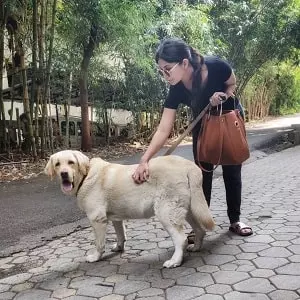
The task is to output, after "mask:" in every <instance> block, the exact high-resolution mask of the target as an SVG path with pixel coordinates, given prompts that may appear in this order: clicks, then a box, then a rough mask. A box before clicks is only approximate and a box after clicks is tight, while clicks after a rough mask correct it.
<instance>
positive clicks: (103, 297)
mask: <svg viewBox="0 0 300 300" xmlns="http://www.w3.org/2000/svg"><path fill="white" fill-rule="evenodd" d="M299 161H300V146H298V147H293V148H290V149H286V150H285V151H282V152H278V153H275V154H274V153H273V154H271V155H269V156H267V157H264V158H263V159H259V160H256V161H254V162H253V163H249V164H246V165H245V166H244V170H243V178H244V180H243V206H242V220H243V221H244V222H245V223H247V224H249V225H251V226H252V228H253V231H254V234H253V235H252V236H249V237H241V236H238V235H234V234H233V233H231V232H230V231H228V226H229V225H228V218H227V216H226V211H227V207H226V201H225V199H224V194H225V191H224V184H223V180H221V179H218V178H217V179H216V180H215V181H214V189H213V194H212V199H213V201H212V205H211V210H212V214H213V216H214V218H215V222H216V227H215V229H214V230H213V231H212V232H209V233H208V234H207V235H206V237H205V238H204V243H203V246H202V248H201V251H200V252H194V253H189V252H187V251H185V252H184V260H183V264H182V266H180V267H178V268H175V269H165V268H163V266H162V265H163V262H164V261H165V260H167V259H169V258H170V256H171V255H172V254H173V251H174V247H173V243H172V241H171V239H170V237H169V236H168V234H167V232H166V231H165V230H163V228H162V225H161V224H160V223H159V222H158V221H157V219H156V218H151V219H146V220H130V221H128V222H126V227H127V236H128V239H127V242H126V246H125V251H124V252H123V253H112V252H111V251H110V249H111V248H112V246H113V244H114V243H115V237H116V236H115V233H114V231H113V229H112V226H111V224H109V226H108V232H107V242H106V251H105V253H104V256H103V259H102V260H101V261H99V262H95V263H87V262H85V256H86V255H88V254H91V253H92V251H93V248H94V237H93V233H92V229H91V228H90V227H89V228H86V229H83V230H81V231H78V232H75V233H72V234H70V235H68V236H66V237H62V238H60V239H56V240H54V241H51V242H49V243H47V244H45V245H44V246H42V247H39V248H36V249H33V250H29V251H27V250H26V251H23V252H21V253H15V254H13V255H10V256H8V257H6V258H2V259H1V258H0V299H5V300H54V299H57V300H59V299H64V300H134V299H135V300H299V299H300V181H299V178H300V168H299V164H297V163H295V162H299ZM185 229H186V232H189V231H190V228H189V227H186V228H185Z"/></svg>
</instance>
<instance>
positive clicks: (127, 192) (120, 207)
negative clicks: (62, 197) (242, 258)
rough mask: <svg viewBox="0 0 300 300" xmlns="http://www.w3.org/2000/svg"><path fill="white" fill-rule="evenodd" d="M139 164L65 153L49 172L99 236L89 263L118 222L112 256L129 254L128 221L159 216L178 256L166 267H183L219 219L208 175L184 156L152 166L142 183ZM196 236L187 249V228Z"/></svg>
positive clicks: (51, 162)
mask: <svg viewBox="0 0 300 300" xmlns="http://www.w3.org/2000/svg"><path fill="white" fill-rule="evenodd" d="M136 167H137V165H121V164H114V163H109V162H107V161H105V160H103V159H101V158H93V159H91V160H90V159H89V158H88V157H87V156H86V155H84V154H83V153H81V152H80V151H73V150H64V151H60V152H57V153H55V154H53V155H51V157H50V159H49V161H48V163H47V165H46V167H45V173H46V174H47V175H49V176H51V177H53V176H58V178H59V180H60V185H61V190H62V192H63V193H64V194H66V195H75V196H76V197H77V203H78V206H79V208H80V209H82V210H83V211H84V212H85V213H86V215H87V217H88V219H89V221H90V223H91V225H92V227H93V229H94V233H95V239H96V251H95V252H94V253H93V254H90V255H88V256H87V261H88V262H95V261H98V260H99V259H100V258H101V256H102V254H103V252H104V248H105V234H106V227H107V223H108V221H109V220H111V221H112V223H113V226H114V228H115V231H116V235H117V243H116V245H115V246H114V248H113V249H112V251H115V252H116V251H123V250H124V244H125V240H126V235H125V228H124V224H123V220H127V219H141V218H150V217H152V216H156V217H157V218H158V220H159V221H160V222H161V223H162V225H163V227H164V228H165V230H166V231H167V232H168V233H169V235H170V236H171V238H172V240H173V243H174V246H175V251H174V254H173V256H172V257H171V259H169V260H167V261H166V262H164V264H163V266H164V267H166V268H172V267H177V266H180V265H181V263H182V259H183V251H184V249H185V248H186V247H187V250H188V251H199V250H200V248H201V245H202V240H203V238H204V235H205V230H206V229H207V230H212V229H213V227H214V220H213V217H212V215H211V213H210V210H209V208H208V205H207V202H206V200H205V197H204V194H203V190H202V172H201V170H200V168H198V167H197V166H196V165H195V164H194V163H193V162H191V161H189V160H187V159H184V158H182V157H179V156H174V155H170V156H160V157H156V158H153V159H151V160H150V161H149V173H150V175H149V179H148V180H147V181H146V182H144V183H142V184H136V183H135V182H134V180H133V179H132V174H133V173H134V171H135V169H136ZM185 221H187V222H188V223H189V224H190V225H191V227H192V229H193V230H194V232H195V242H194V245H188V246H187V237H186V234H185V232H184V224H185Z"/></svg>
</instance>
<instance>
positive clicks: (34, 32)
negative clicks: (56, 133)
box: [30, 0, 39, 147]
mask: <svg viewBox="0 0 300 300" xmlns="http://www.w3.org/2000/svg"><path fill="white" fill-rule="evenodd" d="M32 10H33V16H32V83H31V95H30V114H31V117H32V119H34V120H35V130H34V138H35V143H36V145H37V147H38V144H39V143H38V139H39V122H38V105H39V100H38V91H37V44H38V37H37V23H38V8H37V0H32ZM34 103H35V110H34V111H33V108H34Z"/></svg>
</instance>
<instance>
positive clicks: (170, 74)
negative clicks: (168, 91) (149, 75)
mask: <svg viewBox="0 0 300 300" xmlns="http://www.w3.org/2000/svg"><path fill="white" fill-rule="evenodd" d="M158 71H159V73H160V74H161V75H162V76H163V77H164V79H165V80H167V81H168V83H169V84H170V85H175V84H177V83H178V82H179V81H181V80H182V77H183V75H184V74H185V72H186V67H185V62H184V61H183V62H181V63H175V62H173V63H169V62H167V61H165V60H163V59H159V60H158Z"/></svg>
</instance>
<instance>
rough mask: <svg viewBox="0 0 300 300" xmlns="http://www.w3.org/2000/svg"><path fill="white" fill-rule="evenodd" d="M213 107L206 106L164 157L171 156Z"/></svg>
mask: <svg viewBox="0 0 300 300" xmlns="http://www.w3.org/2000/svg"><path fill="white" fill-rule="evenodd" d="M210 107H211V105H210V103H209V104H207V105H206V106H205V108H204V109H203V110H202V111H201V113H200V114H199V115H198V116H197V118H196V119H195V120H194V121H193V122H192V123H191V124H190V125H189V126H188V128H187V129H186V130H185V131H184V133H183V134H182V135H181V136H180V137H179V138H178V139H177V140H176V141H175V142H174V143H173V144H172V145H171V147H170V148H169V149H168V150H167V151H166V153H165V154H164V156H166V155H170V154H171V153H172V152H173V151H174V150H175V149H176V147H177V146H178V145H179V144H180V143H181V141H182V140H183V139H184V138H185V137H186V136H187V135H188V134H189V133H190V132H191V131H192V129H193V128H194V127H195V126H196V124H197V123H198V122H199V121H200V120H201V119H202V117H203V116H204V115H205V113H206V112H207V111H208V109H209V108H210Z"/></svg>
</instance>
